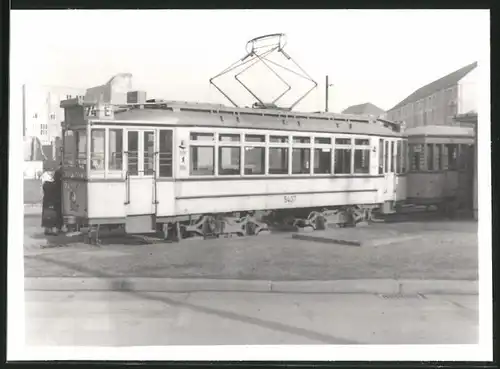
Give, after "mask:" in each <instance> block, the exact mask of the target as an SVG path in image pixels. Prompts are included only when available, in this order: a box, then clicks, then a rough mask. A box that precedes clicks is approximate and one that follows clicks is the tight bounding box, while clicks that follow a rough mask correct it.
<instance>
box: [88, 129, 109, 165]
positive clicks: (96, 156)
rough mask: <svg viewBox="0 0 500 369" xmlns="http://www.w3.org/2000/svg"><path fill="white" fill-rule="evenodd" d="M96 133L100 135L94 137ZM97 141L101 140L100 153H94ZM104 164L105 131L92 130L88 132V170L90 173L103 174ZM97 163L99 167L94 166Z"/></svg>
mask: <svg viewBox="0 0 500 369" xmlns="http://www.w3.org/2000/svg"><path fill="white" fill-rule="evenodd" d="M97 133H99V134H102V136H101V135H99V136H95V135H96V134H97ZM97 139H102V151H96V147H95V146H96V142H97ZM105 162H106V129H105V128H92V129H91V130H90V170H91V171H92V172H104V170H105ZM96 163H99V164H100V165H96Z"/></svg>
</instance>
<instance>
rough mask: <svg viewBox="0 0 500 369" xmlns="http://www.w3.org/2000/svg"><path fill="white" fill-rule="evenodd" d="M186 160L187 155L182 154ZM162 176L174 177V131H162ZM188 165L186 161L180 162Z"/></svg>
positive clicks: (160, 155)
mask: <svg viewBox="0 0 500 369" xmlns="http://www.w3.org/2000/svg"><path fill="white" fill-rule="evenodd" d="M182 159H183V160H185V157H184V156H182ZM158 160H159V167H160V168H159V170H160V177H167V178H170V177H172V131H171V130H161V131H160V150H159V154H158ZM180 164H181V165H186V163H180Z"/></svg>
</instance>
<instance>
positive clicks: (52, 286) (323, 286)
mask: <svg viewBox="0 0 500 369" xmlns="http://www.w3.org/2000/svg"><path fill="white" fill-rule="evenodd" d="M24 286H25V287H24V290H25V291H129V292H131V291H135V292H203V291H213V292H216V291H218V292H230V291H231V292H275V293H280V292H281V293H365V294H366V293H368V294H387V295H406V294H457V295H477V294H478V281H471V280H395V279H354V280H335V281H265V280H248V281H247V280H232V279H168V278H119V277H117V278H76V277H75V278H73V277H69V278H53V277H46V278H45V277H40V278H25V282H24Z"/></svg>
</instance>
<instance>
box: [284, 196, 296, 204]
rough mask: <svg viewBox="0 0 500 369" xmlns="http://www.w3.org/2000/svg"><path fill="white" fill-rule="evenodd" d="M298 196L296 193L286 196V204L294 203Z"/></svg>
mask: <svg viewBox="0 0 500 369" xmlns="http://www.w3.org/2000/svg"><path fill="white" fill-rule="evenodd" d="M296 199H297V197H296V196H295V195H289V196H285V204H293V203H294V202H295V200H296Z"/></svg>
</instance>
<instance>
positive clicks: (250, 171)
mask: <svg viewBox="0 0 500 369" xmlns="http://www.w3.org/2000/svg"><path fill="white" fill-rule="evenodd" d="M244 150H245V172H244V173H245V175H247V176H254V175H264V174H265V173H266V147H265V146H249V145H247V146H244ZM253 150H255V152H260V153H261V154H260V155H259V156H260V167H261V170H260V171H255V172H254V171H253V169H250V168H249V167H252V166H254V164H253V163H248V158H249V157H250V155H248V152H249V151H253Z"/></svg>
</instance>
